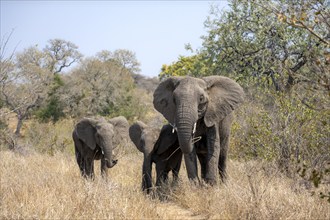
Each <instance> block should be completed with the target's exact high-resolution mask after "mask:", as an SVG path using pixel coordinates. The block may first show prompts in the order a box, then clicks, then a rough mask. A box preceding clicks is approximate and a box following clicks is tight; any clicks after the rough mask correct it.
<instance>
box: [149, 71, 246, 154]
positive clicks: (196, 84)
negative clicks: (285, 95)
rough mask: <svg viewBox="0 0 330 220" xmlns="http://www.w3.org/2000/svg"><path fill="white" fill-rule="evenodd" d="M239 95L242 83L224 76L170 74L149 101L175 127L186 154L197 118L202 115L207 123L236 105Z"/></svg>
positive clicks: (223, 115)
mask: <svg viewBox="0 0 330 220" xmlns="http://www.w3.org/2000/svg"><path fill="white" fill-rule="evenodd" d="M243 97H244V92H243V89H242V87H241V86H239V85H238V84H237V83H236V82H235V81H234V80H232V79H230V78H227V77H223V76H208V77H204V78H202V79H198V78H193V77H170V78H168V79H166V80H165V81H163V82H161V83H160V84H159V85H158V87H157V88H156V90H155V92H154V100H153V104H154V107H155V109H156V110H157V111H159V112H160V113H162V114H163V116H164V117H165V118H166V119H167V120H168V121H169V122H170V123H171V124H172V125H173V126H174V127H176V128H177V132H178V137H179V142H180V146H181V149H182V151H183V153H185V154H187V153H191V152H192V144H191V141H192V134H193V133H194V130H195V129H194V128H196V127H195V126H196V122H197V120H198V119H201V118H203V120H204V123H205V125H206V126H207V127H211V126H213V125H215V124H216V123H219V121H221V120H222V119H224V118H225V117H226V116H227V115H229V114H230V113H231V112H232V111H233V110H234V109H235V108H237V107H238V105H239V104H240V103H241V102H242V101H243Z"/></svg>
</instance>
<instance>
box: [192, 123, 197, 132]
mask: <svg viewBox="0 0 330 220" xmlns="http://www.w3.org/2000/svg"><path fill="white" fill-rule="evenodd" d="M196 125H197V123H195V124H194V129H193V134H195V132H196Z"/></svg>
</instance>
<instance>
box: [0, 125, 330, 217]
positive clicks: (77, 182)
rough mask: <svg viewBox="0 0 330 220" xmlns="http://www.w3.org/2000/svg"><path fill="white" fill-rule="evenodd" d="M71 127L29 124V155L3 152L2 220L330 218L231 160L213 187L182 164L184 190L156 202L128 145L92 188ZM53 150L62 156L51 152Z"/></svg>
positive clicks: (313, 202)
mask: <svg viewBox="0 0 330 220" xmlns="http://www.w3.org/2000/svg"><path fill="white" fill-rule="evenodd" d="M73 124H74V123H73V122H72V121H70V120H64V121H62V122H60V123H57V124H56V126H53V125H52V124H44V125H41V124H33V123H29V126H27V127H30V128H32V129H29V128H27V129H26V131H25V134H24V135H25V136H26V137H27V136H30V135H33V136H34V137H35V138H34V139H33V140H30V142H29V143H28V144H26V143H25V148H17V149H16V150H15V151H9V150H6V149H5V148H3V147H2V148H1V151H0V175H1V180H0V186H1V188H0V219H330V212H329V209H330V205H329V203H327V201H326V200H325V199H321V198H320V197H319V196H318V195H317V192H316V191H315V189H314V190H312V189H309V188H308V187H306V182H304V181H299V180H297V179H292V178H288V177H286V176H285V175H283V174H282V173H281V172H279V170H278V168H277V166H276V165H274V164H272V163H269V162H268V163H266V162H263V161H261V160H260V161H257V160H252V161H249V162H244V161H237V160H231V159H229V161H228V175H229V179H228V181H227V183H226V184H219V185H217V186H215V187H207V186H203V187H197V186H193V185H190V184H189V181H188V179H187V177H186V173H185V167H184V163H183V167H182V170H181V172H180V178H181V180H180V183H179V184H178V186H177V187H175V188H167V189H164V192H163V193H164V194H163V195H162V196H160V197H159V196H154V197H151V196H146V195H144V194H143V193H142V192H141V189H140V184H141V166H142V160H143V155H142V154H141V153H140V152H138V151H137V150H136V149H135V148H134V147H133V146H132V145H130V144H128V145H127V146H122V147H121V149H117V150H118V152H119V153H118V152H117V156H118V159H119V162H118V164H117V165H116V166H115V167H114V168H112V169H110V170H109V178H108V180H107V181H105V180H104V179H102V178H101V177H100V171H99V161H96V167H95V171H96V178H95V181H86V180H84V179H82V178H81V176H80V173H79V169H78V166H77V164H76V161H75V157H74V154H73V144H72V141H71V139H70V130H71V129H72V126H73ZM31 132H33V134H31ZM42 134H46V135H42ZM51 143H53V144H54V145H58V146H63V149H62V150H56V151H53V150H50V149H52V148H49V147H51ZM41 145H48V148H47V149H48V150H47V152H45V151H43V149H41V148H42V146H41ZM26 146H28V147H26ZM38 148H40V149H38ZM35 149H37V150H35ZM45 149H46V148H45ZM322 187H325V186H321V188H319V189H318V190H324V188H322ZM312 191H314V195H313V194H312Z"/></svg>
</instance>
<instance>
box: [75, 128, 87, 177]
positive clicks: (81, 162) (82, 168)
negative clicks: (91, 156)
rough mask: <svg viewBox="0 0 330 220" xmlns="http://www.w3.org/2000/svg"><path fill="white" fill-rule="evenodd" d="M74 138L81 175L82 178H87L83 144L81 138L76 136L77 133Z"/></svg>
mask: <svg viewBox="0 0 330 220" xmlns="http://www.w3.org/2000/svg"><path fill="white" fill-rule="evenodd" d="M72 137H73V142H74V149H75V154H76V160H77V164H78V166H79V170H80V174H81V175H82V176H85V160H84V157H83V156H82V154H81V149H82V143H81V142H80V140H79V138H78V137H77V136H76V135H75V133H73V135H72Z"/></svg>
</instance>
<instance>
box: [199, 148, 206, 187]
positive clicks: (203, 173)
mask: <svg viewBox="0 0 330 220" xmlns="http://www.w3.org/2000/svg"><path fill="white" fill-rule="evenodd" d="M197 157H198V160H199V163H200V165H201V177H202V179H203V180H204V181H205V178H206V169H207V154H205V153H204V154H203V153H197Z"/></svg>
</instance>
